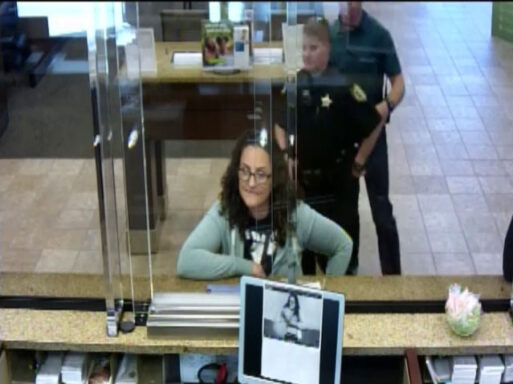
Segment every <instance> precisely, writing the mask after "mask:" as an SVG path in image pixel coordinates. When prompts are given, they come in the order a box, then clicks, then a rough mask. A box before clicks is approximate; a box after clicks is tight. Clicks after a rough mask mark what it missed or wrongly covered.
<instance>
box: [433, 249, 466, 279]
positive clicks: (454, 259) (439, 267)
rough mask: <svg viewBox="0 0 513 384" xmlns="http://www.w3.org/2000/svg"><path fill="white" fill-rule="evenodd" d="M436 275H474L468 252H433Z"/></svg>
mask: <svg viewBox="0 0 513 384" xmlns="http://www.w3.org/2000/svg"><path fill="white" fill-rule="evenodd" d="M433 255H434V259H435V267H436V271H437V274H438V275H445V276H451V275H474V274H475V268H474V265H473V262H472V259H471V257H470V255H469V254H468V253H434V254H433Z"/></svg>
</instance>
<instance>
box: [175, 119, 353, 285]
mask: <svg viewBox="0 0 513 384" xmlns="http://www.w3.org/2000/svg"><path fill="white" fill-rule="evenodd" d="M290 184H291V183H290V181H289V177H288V171H287V164H286V162H285V159H284V157H283V153H282V151H281V150H280V149H279V148H278V146H277V145H276V143H275V142H274V141H273V140H271V137H270V136H269V133H268V132H267V130H265V129H255V130H248V131H246V132H245V133H244V134H243V135H242V136H241V137H240V138H239V139H238V140H237V143H236V145H235V147H234V149H233V152H232V156H231V160H230V163H229V165H228V167H227V169H226V172H225V174H224V176H223V178H222V180H221V186H222V191H221V195H220V199H219V201H216V202H215V203H214V204H213V205H212V207H211V208H210V209H209V211H208V212H207V214H206V215H205V216H204V217H203V219H202V220H201V221H200V222H199V224H198V225H197V226H196V228H194V230H193V231H192V233H191V234H190V235H189V237H188V238H187V240H186V241H185V243H184V244H183V246H182V249H181V250H180V253H179V255H178V261H177V273H178V275H179V276H182V277H185V278H191V279H221V278H226V277H230V276H240V275H253V276H257V277H266V276H269V275H284V276H286V275H288V272H289V268H290V266H291V264H292V265H293V266H294V268H295V271H296V275H297V276H299V275H301V274H302V271H301V261H300V256H299V253H294V254H289V252H294V250H292V249H289V248H290V247H286V246H285V243H286V238H287V231H288V228H289V216H288V211H287V209H288V207H289V206H296V209H295V211H294V212H292V215H293V216H294V218H295V222H296V223H297V224H296V238H297V244H298V246H299V248H300V249H311V250H313V251H315V252H317V253H320V254H322V255H324V256H325V257H327V259H328V262H327V273H328V274H331V275H343V274H345V272H346V269H347V265H348V263H349V258H350V255H351V251H352V241H351V238H350V237H349V235H347V233H346V232H345V231H344V230H343V229H342V228H341V227H339V226H338V225H337V224H335V223H334V222H332V221H331V220H329V219H327V218H325V217H324V216H322V215H321V214H319V213H317V212H316V211H314V210H313V209H311V208H310V207H309V206H308V205H307V204H305V203H302V202H301V201H299V202H297V205H296V204H295V194H294V189H293V188H291V186H290ZM291 261H292V262H291Z"/></svg>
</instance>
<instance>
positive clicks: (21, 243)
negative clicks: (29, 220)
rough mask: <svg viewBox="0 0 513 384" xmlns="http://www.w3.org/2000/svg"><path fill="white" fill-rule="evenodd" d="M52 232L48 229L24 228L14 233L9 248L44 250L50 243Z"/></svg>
mask: <svg viewBox="0 0 513 384" xmlns="http://www.w3.org/2000/svg"><path fill="white" fill-rule="evenodd" d="M49 234H50V231H49V230H48V229H46V228H23V229H19V230H17V231H16V232H14V233H13V235H12V237H11V239H10V240H9V248H11V249H24V250H30V249H33V250H42V249H43V248H45V246H46V243H47V241H48V236H49Z"/></svg>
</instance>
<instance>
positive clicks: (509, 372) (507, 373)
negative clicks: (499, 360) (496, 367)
mask: <svg viewBox="0 0 513 384" xmlns="http://www.w3.org/2000/svg"><path fill="white" fill-rule="evenodd" d="M502 382H503V383H513V355H504V374H503V375H502Z"/></svg>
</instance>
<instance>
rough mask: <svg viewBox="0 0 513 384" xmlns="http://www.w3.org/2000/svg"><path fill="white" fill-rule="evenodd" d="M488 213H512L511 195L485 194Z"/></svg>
mask: <svg viewBox="0 0 513 384" xmlns="http://www.w3.org/2000/svg"><path fill="white" fill-rule="evenodd" d="M485 198H486V202H487V204H488V207H489V208H490V212H493V213H498V212H505V213H513V193H493V194H492V193H491V194H488V193H487V194H485Z"/></svg>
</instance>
